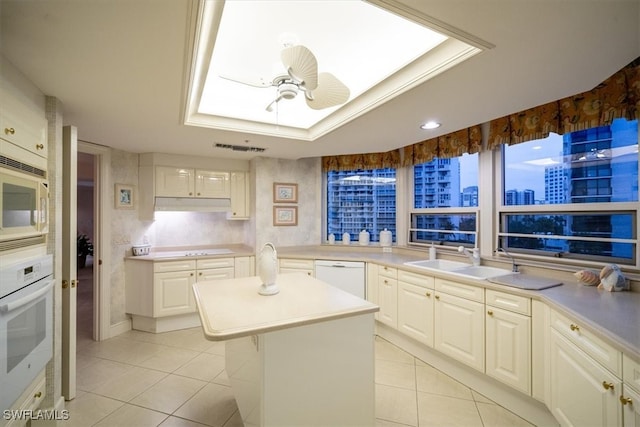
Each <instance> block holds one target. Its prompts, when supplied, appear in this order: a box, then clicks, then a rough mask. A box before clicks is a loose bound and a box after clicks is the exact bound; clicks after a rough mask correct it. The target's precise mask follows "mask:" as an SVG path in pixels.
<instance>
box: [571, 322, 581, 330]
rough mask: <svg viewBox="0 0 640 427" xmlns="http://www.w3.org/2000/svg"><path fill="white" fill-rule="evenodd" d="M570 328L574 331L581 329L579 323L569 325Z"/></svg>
mask: <svg viewBox="0 0 640 427" xmlns="http://www.w3.org/2000/svg"><path fill="white" fill-rule="evenodd" d="M569 329H571V330H572V331H579V330H580V326H578V325H574V324H573V323H572V324H571V325H570V326H569Z"/></svg>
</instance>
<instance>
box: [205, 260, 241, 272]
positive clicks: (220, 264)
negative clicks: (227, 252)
mask: <svg viewBox="0 0 640 427" xmlns="http://www.w3.org/2000/svg"><path fill="white" fill-rule="evenodd" d="M234 265H235V263H234V260H233V258H207V259H199V260H197V261H196V268H197V269H198V270H205V269H210V268H226V267H233V266H234Z"/></svg>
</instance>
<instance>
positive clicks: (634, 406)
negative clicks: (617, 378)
mask: <svg viewBox="0 0 640 427" xmlns="http://www.w3.org/2000/svg"><path fill="white" fill-rule="evenodd" d="M622 372H623V380H624V386H623V388H622V395H621V396H620V404H621V405H622V419H623V421H624V427H640V363H638V362H636V361H635V360H632V359H631V358H630V357H629V356H626V355H624V356H623V360H622Z"/></svg>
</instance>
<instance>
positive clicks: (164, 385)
mask: <svg viewBox="0 0 640 427" xmlns="http://www.w3.org/2000/svg"><path fill="white" fill-rule="evenodd" d="M206 384H207V383H206V382H204V381H199V380H195V379H193V378H187V377H182V376H179V375H168V376H166V377H165V378H163V379H162V380H160V381H158V382H157V383H155V384H154V385H153V386H151V387H149V388H148V389H147V390H146V391H144V392H143V393H141V394H139V395H138V396H136V397H135V398H133V399H132V400H131V403H133V404H135V405H139V406H144V407H145V408H149V409H153V410H156V411H160V412H164V413H167V414H173V413H174V412H175V410H176V409H178V408H179V407H180V406H182V405H183V404H184V403H185V402H186V401H188V400H189V399H191V398H192V397H193V396H194V395H195V394H196V393H197V392H198V391H199V390H201V389H202V388H203V387H204V386H205V385H206Z"/></svg>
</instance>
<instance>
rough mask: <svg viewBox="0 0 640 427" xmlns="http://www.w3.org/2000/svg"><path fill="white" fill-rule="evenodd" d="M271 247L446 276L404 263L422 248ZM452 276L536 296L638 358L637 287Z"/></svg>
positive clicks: (287, 253) (289, 254)
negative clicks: (536, 285) (535, 285)
mask: <svg viewBox="0 0 640 427" xmlns="http://www.w3.org/2000/svg"><path fill="white" fill-rule="evenodd" d="M276 249H277V251H278V257H279V258H299V259H337V260H345V261H364V262H374V263H377V264H382V265H387V266H390V267H396V268H402V269H403V270H408V271H413V272H415V273H421V274H427V275H432V276H434V277H441V278H448V279H451V278H452V276H451V275H449V274H447V273H446V272H436V271H432V270H425V269H420V268H418V267H411V266H408V265H404V263H405V262H408V261H418V260H424V259H427V258H428V254H427V253H426V252H424V251H411V250H409V249H399V250H398V249H396V248H395V247H394V248H393V252H392V253H383V252H382V249H381V248H380V247H373V248H372V247H358V246H356V245H349V246H347V245H344V246H343V245H320V246H298V247H283V248H276ZM527 274H529V273H527ZM569 276H570V277H572V276H571V275H569ZM455 280H456V281H458V282H462V283H468V284H473V285H475V286H480V287H483V288H485V289H494V290H499V291H504V292H509V293H512V294H515V295H522V296H526V297H529V298H532V299H534V300H539V301H542V302H544V303H546V304H547V305H548V306H549V307H551V308H552V309H554V310H557V311H559V312H561V313H563V314H565V315H567V316H569V317H573V318H575V320H576V321H577V322H581V323H583V324H584V325H585V326H586V327H589V328H590V329H591V330H592V331H593V332H594V333H595V334H596V335H598V336H599V337H600V338H601V339H603V340H604V341H606V342H608V343H609V344H611V345H612V346H613V347H615V348H616V349H618V350H620V351H622V352H623V353H625V354H626V355H627V356H629V357H631V358H632V359H634V360H636V361H638V362H640V292H608V291H604V290H601V289H597V288H596V287H592V286H583V285H579V284H577V282H576V280H575V279H571V280H563V285H562V286H557V287H553V288H549V289H544V290H540V291H528V290H523V289H518V288H513V287H509V286H504V285H499V284H495V283H491V282H489V281H487V280H474V279H467V278H462V277H458V276H456V277H455Z"/></svg>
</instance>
